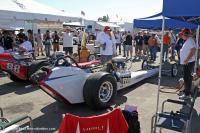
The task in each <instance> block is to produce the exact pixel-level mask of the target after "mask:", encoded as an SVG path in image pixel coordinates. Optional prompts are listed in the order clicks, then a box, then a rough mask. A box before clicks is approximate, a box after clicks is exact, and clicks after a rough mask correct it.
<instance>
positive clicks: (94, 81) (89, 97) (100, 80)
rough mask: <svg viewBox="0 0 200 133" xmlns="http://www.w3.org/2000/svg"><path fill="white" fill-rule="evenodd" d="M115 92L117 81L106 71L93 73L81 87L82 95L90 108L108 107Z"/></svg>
mask: <svg viewBox="0 0 200 133" xmlns="http://www.w3.org/2000/svg"><path fill="white" fill-rule="evenodd" d="M116 94H117V82H116V80H115V78H114V77H113V76H112V75H110V74H108V73H102V72H101V73H94V74H92V75H91V76H90V77H89V78H88V79H87V81H86V83H85V85H84V87H83V97H84V100H85V102H86V104H87V105H88V106H90V107H91V108H92V109H103V108H107V107H110V106H111V104H112V102H113V100H114V97H115V96H116Z"/></svg>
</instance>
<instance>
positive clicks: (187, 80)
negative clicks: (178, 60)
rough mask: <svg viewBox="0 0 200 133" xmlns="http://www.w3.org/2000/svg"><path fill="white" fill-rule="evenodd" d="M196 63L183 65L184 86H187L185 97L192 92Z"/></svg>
mask: <svg viewBox="0 0 200 133" xmlns="http://www.w3.org/2000/svg"><path fill="white" fill-rule="evenodd" d="M194 65H195V62H189V63H188V64H185V65H183V71H184V76H183V78H184V84H185V90H184V92H185V95H189V94H190V90H191V87H192V72H193V69H194Z"/></svg>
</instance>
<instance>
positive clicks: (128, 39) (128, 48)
mask: <svg viewBox="0 0 200 133" xmlns="http://www.w3.org/2000/svg"><path fill="white" fill-rule="evenodd" d="M132 41H133V38H132V35H131V33H130V31H128V34H127V36H126V41H125V42H126V43H125V49H126V53H127V57H128V56H129V53H130V56H131V57H132V53H133V48H132Z"/></svg>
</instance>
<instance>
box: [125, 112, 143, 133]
mask: <svg viewBox="0 0 200 133" xmlns="http://www.w3.org/2000/svg"><path fill="white" fill-rule="evenodd" d="M122 113H123V115H124V118H125V119H126V122H127V123H128V126H129V129H128V132H127V133H140V122H139V121H138V112H137V111H133V112H129V111H126V110H122Z"/></svg>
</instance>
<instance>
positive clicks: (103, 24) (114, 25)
mask: <svg viewBox="0 0 200 133" xmlns="http://www.w3.org/2000/svg"><path fill="white" fill-rule="evenodd" d="M96 23H97V24H99V25H101V26H103V27H105V26H109V27H113V28H120V26H119V25H116V24H114V23H108V22H96Z"/></svg>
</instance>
